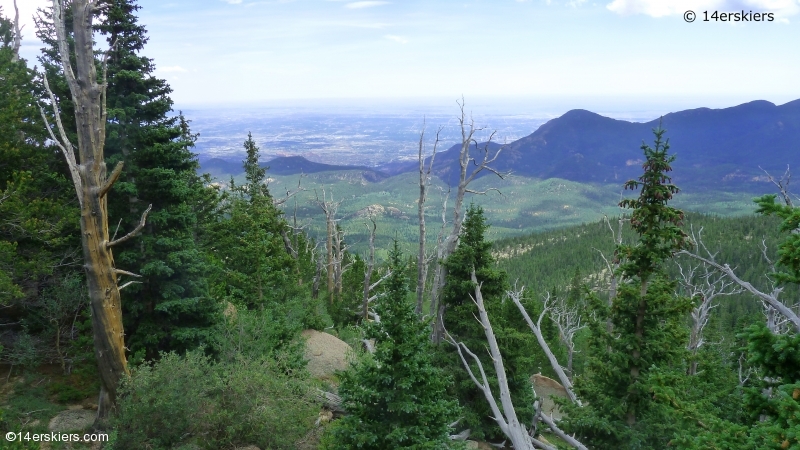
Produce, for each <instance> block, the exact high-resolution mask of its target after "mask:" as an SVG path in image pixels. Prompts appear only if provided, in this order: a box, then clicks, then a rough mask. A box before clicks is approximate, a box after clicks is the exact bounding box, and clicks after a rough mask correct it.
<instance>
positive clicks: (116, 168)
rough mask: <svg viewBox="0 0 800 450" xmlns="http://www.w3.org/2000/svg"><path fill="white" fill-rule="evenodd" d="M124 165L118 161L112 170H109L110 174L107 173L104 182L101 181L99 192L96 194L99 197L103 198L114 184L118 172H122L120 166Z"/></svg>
mask: <svg viewBox="0 0 800 450" xmlns="http://www.w3.org/2000/svg"><path fill="white" fill-rule="evenodd" d="M124 165H125V163H124V162H123V161H120V162H118V163H117V165H116V166H114V170H113V171H112V172H111V175H109V177H108V178H107V179H106V182H105V183H103V187H101V188H100V192H98V194H97V196H98V197H99V198H103V197H105V196H106V194H108V191H109V190H111V186H114V183H116V182H117V180H118V179H119V176H120V174H122V166H124Z"/></svg>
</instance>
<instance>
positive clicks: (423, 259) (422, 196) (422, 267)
mask: <svg viewBox="0 0 800 450" xmlns="http://www.w3.org/2000/svg"><path fill="white" fill-rule="evenodd" d="M441 132H442V127H439V129H438V130H436V140H435V141H434V142H433V153H432V154H431V159H430V161H428V167H427V168H426V167H425V158H424V157H423V156H422V155H423V149H424V145H425V121H424V120H423V122H422V131H421V132H420V133H419V204H418V214H419V253H418V254H417V291H416V294H417V306H416V307H415V308H414V312H415V313H416V314H417V315H418V316H420V315H422V302H423V298H424V297H425V281H426V280H427V279H428V255H427V254H426V253H425V239H426V238H427V236H426V230H425V202H426V201H427V199H428V186H429V185H430V182H431V170H432V169H433V160H434V159H435V158H436V149H437V147H438V146H439V133H441Z"/></svg>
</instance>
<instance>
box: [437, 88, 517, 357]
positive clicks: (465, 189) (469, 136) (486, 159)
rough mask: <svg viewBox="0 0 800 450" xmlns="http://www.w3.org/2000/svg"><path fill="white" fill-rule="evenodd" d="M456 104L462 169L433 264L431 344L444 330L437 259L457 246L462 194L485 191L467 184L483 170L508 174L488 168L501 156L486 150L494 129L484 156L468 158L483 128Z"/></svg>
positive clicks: (442, 278)
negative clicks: (448, 226) (450, 224)
mask: <svg viewBox="0 0 800 450" xmlns="http://www.w3.org/2000/svg"><path fill="white" fill-rule="evenodd" d="M458 106H459V108H460V109H461V115H460V116H459V118H458V123H459V125H460V127H461V150H460V151H459V154H458V163H459V166H460V167H461V171H460V173H459V181H458V188H457V190H456V202H455V205H454V206H453V229H452V230H451V231H450V234H449V235H448V236H447V238H445V240H444V242H443V244H442V245H443V249H442V251H441V252H440V258H439V260H438V261H437V264H436V276H435V278H434V280H435V283H434V286H433V289H432V295H431V310H432V311H436V318H435V320H434V323H433V332H432V333H431V340H432V341H433V343H435V344H438V343H440V342H441V341H442V337H443V333H444V311H445V307H444V304H443V303H442V302H441V292H442V289H443V288H444V282H445V279H446V278H447V269H446V268H445V267H444V266H443V265H442V264H440V262H441V261H442V260H444V259H446V258H447V257H448V256H450V255H452V254H453V252H454V251H455V249H456V246H457V245H458V236H459V235H460V234H461V225H462V223H463V221H464V215H463V214H462V212H461V211H462V209H463V206H464V195H466V194H467V193H472V194H485V193H486V191H483V192H477V191H474V190H471V189H469V184H470V183H472V181H473V180H475V178H476V177H477V176H478V174H479V173H480V172H482V171H484V170H488V171H490V172H492V173H494V174H495V175H497V176H498V177H500V178H501V179H503V178H505V177H506V176H507V175H508V173H501V172H498V171H497V170H495V169H493V168H492V167H490V164H492V163H493V162H495V161H496V160H497V157H498V156H500V152H502V151H503V147H501V148H499V149H498V150H497V151H496V152H495V153H494V155H493V156H490V153H489V144H490V143H491V142H492V139H493V138H494V134H495V133H494V132H493V133H492V134H491V135H490V136H489V139H488V140H487V142H486V144H485V145H484V148H483V159H481V160H480V162H478V161H477V160H476V159H475V158H473V157H470V154H469V149H470V147H471V146H472V145H473V144H474V145H475V147H476V149H477V147H478V142H477V141H476V140H475V138H474V135H475V132H476V131H481V130H483V128H475V122H474V121H473V120H472V119H469V120H467V114H466V111H465V110H464V99H463V98H462V99H461V101H460V102H458ZM470 163H473V164H474V169H473V171H472V173H470V174H469V175H467V168H468V167H470Z"/></svg>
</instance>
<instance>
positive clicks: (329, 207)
mask: <svg viewBox="0 0 800 450" xmlns="http://www.w3.org/2000/svg"><path fill="white" fill-rule="evenodd" d="M315 192H316V191H315ZM316 204H317V206H319V207H320V209H322V212H323V213H324V214H325V228H326V232H325V234H326V246H325V249H326V251H327V260H326V267H327V275H328V285H327V286H328V301H329V303H330V304H331V305H332V304H333V296H334V291H335V276H334V272H335V270H336V268H335V259H334V239H335V237H334V234H335V233H337V230H336V220H335V217H336V212H337V210H338V209H339V205H341V204H342V201H341V200H339V201H338V202H336V201H334V200H333V193H331V199H330V200H328V198H327V195H326V193H325V189H323V190H322V200H320V199H319V196H317V199H316Z"/></svg>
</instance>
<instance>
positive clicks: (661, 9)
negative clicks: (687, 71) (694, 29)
mask: <svg viewBox="0 0 800 450" xmlns="http://www.w3.org/2000/svg"><path fill="white" fill-rule="evenodd" d="M606 8H608V9H609V10H611V11H613V12H615V13H617V14H621V15H632V14H645V15H648V16H651V17H664V16H671V15H681V14H683V13H684V12H686V11H688V10H692V11H695V12H697V11H712V10H714V11H720V12H723V11H727V12H730V11H739V10H745V11H753V12H772V13H775V14H776V15H779V16H789V15H794V14H797V13H800V0H670V1H664V0H614V1H612V2H611V3H609V4H608V5H606Z"/></svg>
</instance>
